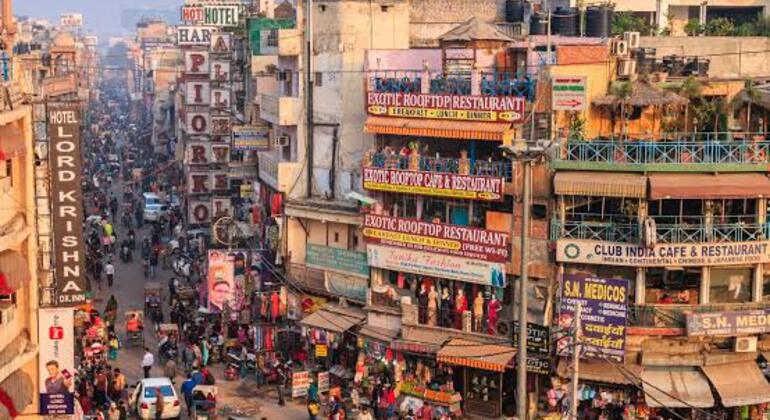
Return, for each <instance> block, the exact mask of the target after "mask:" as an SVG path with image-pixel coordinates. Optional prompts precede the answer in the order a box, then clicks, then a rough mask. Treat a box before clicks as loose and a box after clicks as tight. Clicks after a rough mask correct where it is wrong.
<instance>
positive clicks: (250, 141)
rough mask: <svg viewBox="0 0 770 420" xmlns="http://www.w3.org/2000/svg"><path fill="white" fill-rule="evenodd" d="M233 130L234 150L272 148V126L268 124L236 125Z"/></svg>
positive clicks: (264, 149) (265, 149)
mask: <svg viewBox="0 0 770 420" xmlns="http://www.w3.org/2000/svg"><path fill="white" fill-rule="evenodd" d="M232 130H233V149H234V150H256V151H267V150H270V128H269V127H268V126H266V125H242V126H235V127H233V128H232Z"/></svg>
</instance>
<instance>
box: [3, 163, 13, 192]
mask: <svg viewBox="0 0 770 420" xmlns="http://www.w3.org/2000/svg"><path fill="white" fill-rule="evenodd" d="M5 176H7V177H8V178H9V179H10V182H11V186H13V159H7V160H6V161H5Z"/></svg>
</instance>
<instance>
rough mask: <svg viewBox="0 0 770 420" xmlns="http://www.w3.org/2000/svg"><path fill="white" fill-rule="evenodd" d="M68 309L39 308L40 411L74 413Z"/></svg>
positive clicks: (71, 323) (71, 316)
mask: <svg viewBox="0 0 770 420" xmlns="http://www.w3.org/2000/svg"><path fill="white" fill-rule="evenodd" d="M74 316H75V313H74V310H73V309H72V308H46V309H40V310H39V323H38V337H39V338H40V359H39V360H40V362H39V363H40V365H39V383H40V414H43V415H50V416H53V415H67V414H73V413H74V407H75V406H74V404H75V401H74V394H73V391H74V380H75V378H74V374H75V372H76V370H75V350H74V349H75V337H74Z"/></svg>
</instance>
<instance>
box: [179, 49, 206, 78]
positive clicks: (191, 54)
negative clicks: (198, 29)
mask: <svg viewBox="0 0 770 420" xmlns="http://www.w3.org/2000/svg"><path fill="white" fill-rule="evenodd" d="M184 71H185V73H187V74H209V53H208V51H187V52H185V53H184Z"/></svg>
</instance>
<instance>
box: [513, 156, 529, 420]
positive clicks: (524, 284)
mask: <svg viewBox="0 0 770 420" xmlns="http://www.w3.org/2000/svg"><path fill="white" fill-rule="evenodd" d="M521 169H522V171H523V172H524V173H523V178H524V179H523V187H522V189H523V190H524V191H523V193H522V203H521V206H522V212H521V238H520V239H521V243H520V246H521V249H520V250H519V251H520V254H521V255H520V256H521V261H520V263H521V268H520V277H519V317H518V318H519V343H518V344H519V345H518V347H519V349H518V351H519V360H518V364H517V367H516V369H517V372H516V373H517V377H518V379H517V381H516V395H517V401H518V405H517V408H518V416H519V420H526V418H527V408H528V407H527V406H528V403H527V401H528V398H527V318H528V317H527V303H528V302H527V288H528V283H529V272H528V271H529V270H528V268H529V218H530V207H531V206H532V203H531V201H532V197H531V191H530V183H531V181H530V178H531V177H532V161H531V160H530V159H529V157H526V156H525V157H524V158H523V159H522V160H521ZM512 224H513V223H512Z"/></svg>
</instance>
